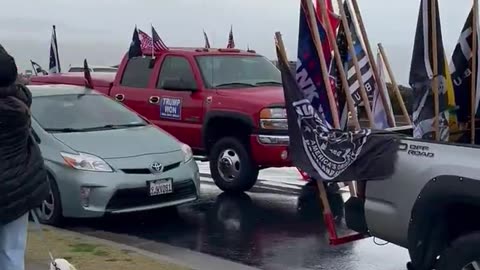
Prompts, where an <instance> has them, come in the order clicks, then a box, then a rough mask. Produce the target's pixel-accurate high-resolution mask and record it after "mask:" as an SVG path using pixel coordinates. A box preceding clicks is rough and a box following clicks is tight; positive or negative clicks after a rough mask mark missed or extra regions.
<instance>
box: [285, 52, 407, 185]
mask: <svg viewBox="0 0 480 270" xmlns="http://www.w3.org/2000/svg"><path fill="white" fill-rule="evenodd" d="M280 50H281V49H280V48H279V47H278V44H277V56H278V61H279V68H280V71H281V74H282V82H283V91H284V96H285V105H286V108H287V119H288V133H289V137H290V145H289V153H290V155H289V156H290V159H291V160H292V162H293V165H294V166H295V167H297V168H299V169H300V170H301V171H303V172H305V173H307V174H308V175H309V176H312V178H313V179H316V180H319V181H330V182H333V181H334V182H345V181H351V180H352V179H355V180H358V181H362V180H367V179H368V180H379V179H382V178H385V177H388V176H389V175H391V174H392V173H393V171H394V164H395V161H396V158H397V150H398V146H399V144H398V140H397V138H396V137H395V135H393V134H391V133H385V132H372V131H371V130H370V129H361V130H358V131H355V132H341V131H338V130H334V129H332V128H331V127H330V125H329V123H327V122H326V121H325V118H324V117H322V116H321V115H320V113H319V112H318V111H317V110H316V109H315V108H314V107H313V106H312V105H311V103H310V101H309V100H308V99H306V98H305V97H304V94H303V91H302V90H301V89H300V87H299V85H298V84H297V81H296V79H295V78H294V77H293V74H292V73H291V72H290V69H289V66H288V62H286V59H284V56H282V53H281V51H280Z"/></svg>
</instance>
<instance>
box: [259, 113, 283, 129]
mask: <svg viewBox="0 0 480 270" xmlns="http://www.w3.org/2000/svg"><path fill="white" fill-rule="evenodd" d="M260 128H262V129H270V130H288V121H287V110H286V109H285V108H266V109H263V110H262V111H260Z"/></svg>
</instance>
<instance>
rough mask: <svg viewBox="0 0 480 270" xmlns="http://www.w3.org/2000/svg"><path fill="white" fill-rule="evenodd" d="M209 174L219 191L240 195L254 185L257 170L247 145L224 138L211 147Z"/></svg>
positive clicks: (234, 139)
mask: <svg viewBox="0 0 480 270" xmlns="http://www.w3.org/2000/svg"><path fill="white" fill-rule="evenodd" d="M210 172H211V174H212V178H213V180H214V182H215V184H216V185H217V186H218V187H219V188H220V189H221V190H223V191H225V192H231V193H241V192H244V191H247V190H250V189H251V188H252V187H253V186H254V185H255V182H256V181H257V177H258V172H259V169H258V166H256V165H255V163H254V162H253V160H252V157H251V155H250V152H249V150H248V145H247V144H245V143H242V142H241V141H240V140H239V139H237V138H234V137H226V138H222V139H220V140H218V141H217V142H216V143H215V144H214V145H213V147H212V150H211V152H210Z"/></svg>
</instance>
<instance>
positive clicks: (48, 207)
mask: <svg viewBox="0 0 480 270" xmlns="http://www.w3.org/2000/svg"><path fill="white" fill-rule="evenodd" d="M54 210H55V197H54V196H53V192H52V188H50V192H49V194H48V197H47V198H46V199H45V200H43V202H42V205H41V206H40V207H39V208H38V209H37V213H38V215H39V216H40V218H41V219H43V220H50V219H51V218H52V217H53V212H54Z"/></svg>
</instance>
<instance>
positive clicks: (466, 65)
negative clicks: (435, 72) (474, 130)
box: [450, 9, 480, 123]
mask: <svg viewBox="0 0 480 270" xmlns="http://www.w3.org/2000/svg"><path fill="white" fill-rule="evenodd" d="M472 26H473V9H472V10H471V11H470V14H469V15H468V18H467V21H466V22H465V25H464V26H463V29H462V33H461V34H460V38H459V39H458V43H457V46H456V47H455V50H454V51H453V55H452V61H451V62H450V72H451V75H452V79H453V84H454V85H453V87H454V91H455V101H456V105H457V106H458V110H457V112H456V114H457V118H458V122H461V123H467V122H469V119H470V112H471V107H472V106H471V104H470V102H471V100H470V92H471V89H472V87H471V85H472V77H471V76H472V56H473V55H475V57H476V58H477V59H478V55H479V52H480V46H478V49H477V51H476V52H475V54H474V53H472V47H473V46H472V32H473V28H472ZM477 29H478V27H477ZM477 32H478V30H477ZM477 40H478V41H477V44H480V33H479V34H477ZM479 72H480V70H479V68H478V60H477V74H475V76H477V79H476V80H475V81H476V82H477V85H476V87H475V88H476V89H477V94H476V100H475V104H476V108H475V111H476V112H477V116H478V113H479V111H478V103H479V101H480V80H478V78H480V77H479V74H480V73H479Z"/></svg>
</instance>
